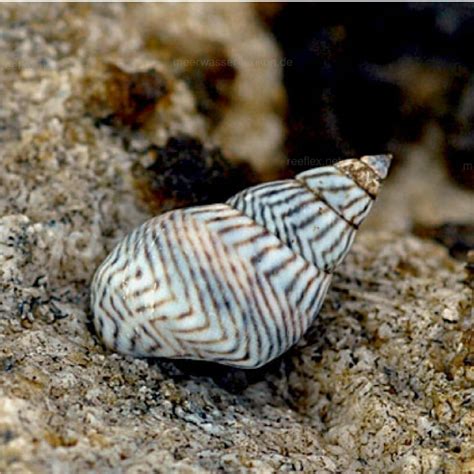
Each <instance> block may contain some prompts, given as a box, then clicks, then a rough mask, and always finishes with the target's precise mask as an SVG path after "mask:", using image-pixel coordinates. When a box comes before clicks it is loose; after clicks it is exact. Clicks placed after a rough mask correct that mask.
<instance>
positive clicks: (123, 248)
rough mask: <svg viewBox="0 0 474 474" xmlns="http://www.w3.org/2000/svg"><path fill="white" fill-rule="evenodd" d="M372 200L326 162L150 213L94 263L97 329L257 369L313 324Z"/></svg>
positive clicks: (109, 340) (130, 344)
mask: <svg viewBox="0 0 474 474" xmlns="http://www.w3.org/2000/svg"><path fill="white" fill-rule="evenodd" d="M382 156H383V155H382ZM384 160H386V159H385V156H383V160H382V161H381V160H375V166H378V167H379V168H381V169H382V171H383V163H385V161H384ZM342 163H344V162H342ZM360 163H361V161H358V163H357V164H358V165H360ZM381 163H382V164H381ZM387 163H389V161H387ZM364 166H365V165H364ZM387 166H388V165H387ZM346 168H348V170H349V172H350V169H351V168H350V167H346ZM367 169H368V170H369V171H368V173H369V177H370V178H371V179H373V180H376V181H377V183H378V181H379V180H380V176H378V175H377V174H376V172H375V171H374V169H373V168H372V167H369V166H368V165H367ZM373 188H374V187H373V186H372V187H371V189H373ZM373 200H374V196H372V195H370V194H369V193H368V192H367V191H365V190H364V189H362V188H361V187H360V186H359V185H358V184H357V183H356V181H354V180H353V179H351V177H350V174H348V171H347V169H344V172H342V171H341V170H339V169H337V168H336V167H324V168H317V169H315V170H310V171H307V172H304V173H301V174H300V175H298V176H297V177H296V179H295V180H284V181H277V182H273V183H266V184H262V185H259V186H256V187H253V188H249V189H247V190H244V191H242V192H241V193H238V194H237V195H235V196H234V197H232V198H231V199H229V200H228V202H227V203H225V204H215V205H209V206H200V207H194V208H188V209H181V210H175V211H171V212H168V213H166V214H163V215H161V216H158V217H156V218H153V219H151V220H149V221H147V222H146V223H144V224H143V225H142V226H140V227H138V228H137V229H135V230H134V231H133V232H132V233H131V234H130V235H129V236H128V237H126V238H125V239H124V240H123V241H122V242H120V243H119V244H118V245H117V247H116V248H115V249H114V250H113V251H112V253H111V254H110V255H109V256H108V257H107V258H106V259H105V260H104V262H103V263H102V265H101V266H100V267H99V269H98V270H97V272H96V274H95V276H94V280H93V283H92V309H93V313H94V319H93V321H94V325H95V327H96V330H97V332H98V333H99V335H101V337H102V339H103V341H104V342H105V344H106V345H107V346H108V347H110V348H112V349H114V350H116V351H119V352H121V353H125V354H132V355H135V356H143V357H150V356H154V357H170V358H186V359H199V360H209V361H215V362H219V363H222V364H227V365H232V366H236V367H245V368H254V367H259V366H261V365H263V364H265V363H267V362H269V361H270V360H272V359H274V358H276V357H278V356H279V355H280V354H282V353H283V352H285V351H286V350H287V349H289V348H290V347H291V346H292V345H294V344H295V343H296V342H297V341H298V340H299V339H300V338H301V337H302V335H303V334H304V333H305V332H306V330H307V329H308V327H309V326H310V325H311V323H312V322H313V320H314V318H315V317H316V315H317V314H318V312H319V309H320V307H321V305H322V302H323V300H324V297H325V295H326V292H327V289H328V286H329V283H330V280H331V272H332V270H333V269H334V267H335V266H336V265H337V264H338V263H339V262H340V261H341V260H342V259H343V258H344V256H345V255H346V254H347V252H348V251H349V249H350V246H351V244H352V241H353V238H354V235H355V231H356V229H357V227H358V225H359V224H360V223H361V222H362V220H363V219H364V218H365V216H366V215H367V213H368V211H369V210H370V207H371V206H372V203H373Z"/></svg>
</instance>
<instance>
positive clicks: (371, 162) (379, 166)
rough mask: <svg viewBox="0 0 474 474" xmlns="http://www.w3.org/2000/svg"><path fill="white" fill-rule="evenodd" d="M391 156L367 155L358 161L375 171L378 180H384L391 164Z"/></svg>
mask: <svg viewBox="0 0 474 474" xmlns="http://www.w3.org/2000/svg"><path fill="white" fill-rule="evenodd" d="M392 158H393V155H370V156H369V155H368V156H363V157H362V158H361V159H360V160H361V161H362V162H364V163H365V164H366V165H367V166H369V167H370V168H371V169H373V170H374V171H375V173H376V174H377V176H378V177H379V178H380V179H385V178H386V177H387V174H388V170H389V168H390V163H391V162H392Z"/></svg>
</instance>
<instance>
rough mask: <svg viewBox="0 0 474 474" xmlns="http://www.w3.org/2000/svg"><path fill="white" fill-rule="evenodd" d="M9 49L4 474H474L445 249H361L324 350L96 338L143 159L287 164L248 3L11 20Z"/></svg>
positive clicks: (18, 13) (323, 328)
mask: <svg viewBox="0 0 474 474" xmlns="http://www.w3.org/2000/svg"><path fill="white" fill-rule="evenodd" d="M48 22H49V23H48ZM51 25H54V26H51ZM139 26H140V27H139ZM0 30H1V32H2V35H0V51H1V54H0V57H1V60H2V65H1V66H2V68H3V72H4V74H3V75H2V76H1V79H0V94H1V96H2V100H3V103H2V109H1V110H0V140H1V147H0V160H1V164H2V173H1V174H0V472H2V473H3V472H8V473H10V472H11V473H15V472H18V473H20V472H21V473H24V472H31V473H35V474H36V473H42V472H45V473H46V472H61V473H62V472H81V473H82V472H127V473H141V472H152V471H153V470H155V472H182V473H194V472H196V473H198V472H218V471H226V472H248V471H250V472H258V473H261V472H274V471H276V470H282V471H298V470H299V471H304V472H328V473H335V472H407V473H411V472H413V473H417V472H452V473H458V472H466V473H467V472H472V471H473V470H474V464H473V461H472V459H473V458H474V450H473V435H474V434H473V431H472V426H473V425H474V401H473V386H474V372H473V368H474V355H473V352H474V335H473V332H472V290H471V289H470V288H469V286H468V282H467V281H466V275H465V273H464V268H463V265H462V264H461V263H459V262H456V261H454V260H452V259H451V258H450V257H449V256H448V255H447V252H446V250H445V249H443V248H442V247H440V246H437V245H434V244H431V243H428V242H424V241H421V240H418V239H415V238H413V237H410V236H408V235H400V234H395V233H383V232H369V231H367V230H366V231H365V232H364V231H362V232H361V233H359V236H358V239H357V242H356V245H355V246H354V248H353V250H352V252H351V253H350V255H349V256H348V258H347V260H346V262H345V263H344V264H343V265H341V267H340V269H339V270H338V272H337V274H336V275H335V277H334V281H333V285H332V287H331V290H330V292H329V294H328V298H327V301H326V303H325V305H324V307H323V309H322V311H321V314H320V316H319V317H318V318H317V320H316V322H315V325H314V327H313V328H312V330H311V331H310V332H309V334H307V336H306V337H305V339H304V340H303V341H301V343H300V344H299V345H298V347H296V348H294V349H293V350H292V351H291V352H290V353H288V354H286V355H285V356H283V357H282V358H281V359H279V360H277V361H275V362H274V363H272V364H271V365H270V366H268V367H264V368H262V369H259V370H257V371H250V372H248V371H247V372H246V371H239V370H231V369H227V368H223V367H218V366H208V365H205V364H197V363H186V362H179V363H175V362H171V361H145V360H136V359H135V360H134V359H130V358H125V357H122V356H119V355H116V354H110V353H106V352H105V351H104V350H103V348H102V346H101V345H100V343H99V341H97V340H96V339H95V337H94V336H93V334H92V333H91V331H90V326H89V324H88V315H89V311H90V310H89V283H90V279H91V277H92V274H93V272H94V270H95V268H96V267H97V265H98V263H99V262H100V261H101V259H102V258H104V256H105V255H106V254H107V252H108V251H109V250H110V249H111V247H112V246H113V244H114V243H115V242H116V241H117V239H119V238H120V237H122V236H123V235H124V233H126V232H127V231H128V230H130V229H131V228H133V227H134V226H135V225H137V224H138V223H140V222H142V221H143V220H144V219H146V218H147V217H148V211H147V207H146V205H145V204H144V203H143V202H142V201H141V198H140V195H139V193H138V192H137V190H136V183H134V181H133V177H132V172H131V168H132V166H133V165H134V164H135V163H137V162H143V164H146V159H147V157H146V156H145V155H146V153H145V150H146V149H147V148H148V147H150V146H154V145H156V146H162V145H163V144H164V143H166V140H167V139H168V138H169V137H170V136H173V135H174V134H175V133H178V132H185V133H187V134H190V135H192V136H194V137H197V138H199V139H200V140H202V141H203V142H204V143H206V144H217V145H220V146H221V147H222V148H223V149H224V152H225V155H226V156H227V157H228V158H229V159H230V160H231V161H232V160H233V159H235V160H237V161H238V160H243V159H246V160H248V161H249V162H251V163H252V165H253V166H254V167H255V168H257V169H258V170H260V171H261V172H262V173H263V174H265V173H267V172H268V171H266V167H267V166H268V167H269V168H268V169H270V168H274V167H278V166H279V164H278V157H279V156H281V154H280V153H281V152H280V144H281V141H282V130H281V121H280V119H279V116H278V114H277V113H276V112H275V106H276V105H277V104H278V103H279V101H280V100H281V99H280V98H279V94H280V93H281V90H280V80H279V73H278V68H274V69H272V68H273V66H272V64H273V62H272V61H273V59H275V60H276V59H277V58H278V52H277V50H276V48H275V46H274V44H273V43H272V41H271V40H270V38H269V36H268V34H266V33H265V32H264V31H263V30H262V29H261V27H260V26H259V25H258V23H257V22H256V20H255V18H254V14H253V12H252V10H251V8H250V7H249V6H248V5H231V6H226V5H211V4H206V5H204V4H193V5H146V6H145V7H142V8H138V7H136V6H133V5H132V6H126V5H74V6H60V5H54V6H51V5H50V6H44V5H39V6H31V5H30V6H25V5H9V6H5V7H3V8H2V10H1V12H0ZM236 32H238V33H239V37H238V39H237V40H236V39H235V36H236ZM216 45H217V46H216ZM187 48H191V50H189V49H187ZM216 48H217V52H216ZM210 51H211V52H212V53H211V52H210ZM223 51H225V53H223ZM224 54H225V55H228V57H230V58H233V59H234V62H231V61H223V62H222V63H219V64H220V66H219V67H218V68H217V69H218V70H217V71H214V72H213V74H212V76H211V78H209V77H207V78H204V80H203V81H204V86H203V84H202V83H201V84H200V85H199V87H198V86H196V81H197V79H196V77H197V78H199V77H202V71H199V69H200V65H201V66H202V63H200V62H199V61H198V60H197V59H199V60H202V58H206V57H207V58H209V57H214V58H217V59H219V58H220V59H222V57H223V55H224ZM252 55H253V56H252ZM177 58H180V59H183V58H184V59H185V60H186V61H185V62H183V61H181V60H180V61H177ZM196 58H197V59H196ZM238 58H241V62H238ZM242 58H245V59H246V60H247V61H248V60H249V58H253V60H254V61H258V60H263V59H264V60H265V61H267V66H268V64H270V66H269V67H270V69H267V68H263V67H262V68H261V69H259V68H255V67H251V66H252V63H246V62H245V61H244V60H243V59H242ZM262 58H263V59H262ZM191 59H192V61H191ZM110 64H113V65H115V66H114V67H112V69H111V68H110ZM249 64H250V66H249ZM254 65H255V64H254ZM222 66H224V70H221V69H222ZM228 66H232V68H235V70H236V74H235V77H234V75H233V73H232V71H231V70H229V69H228V68H227V67H228ZM117 68H118V70H117ZM246 68H247V69H246ZM187 69H189V70H187ZM150 70H151V71H153V72H149V71H150ZM196 70H197V72H196ZM114 71H115V72H114ZM137 74H138V76H137ZM200 75H201V76H200ZM191 76H193V77H192V80H191ZM137 77H139V78H140V80H139V81H138V80H137ZM216 77H218V78H219V79H218V80H217V82H216ZM232 77H234V79H231V78H232ZM198 82H199V81H198ZM229 83H232V84H233V86H232V87H231V88H230V89H229ZM234 87H235V90H234ZM209 88H211V90H212V93H209ZM229 90H232V91H233V92H229ZM111 91H112V92H111ZM206 91H207V92H206ZM256 91H258V93H256ZM202 94H204V96H203V95H202ZM206 94H207V95H206ZM257 96H258V97H257ZM210 98H211V99H212V100H211V99H210ZM117 104H118V105H117ZM124 104H125V106H124ZM124 111H125V112H126V113H124ZM249 114H250V115H251V116H252V120H250V122H247V121H246V120H245V117H247V116H248V115H249ZM254 121H255V123H258V124H260V125H261V128H255V127H253V126H250V130H247V129H246V128H245V127H247V126H248V125H249V124H252V123H254ZM262 127H263V128H262ZM269 156H273V157H275V159H276V161H273V162H271V160H270V161H269ZM250 157H252V158H250ZM393 192H395V191H393ZM382 197H383V193H382ZM459 199H461V198H459ZM393 205H394V204H393V201H392V200H391V199H388V200H387V202H386V203H384V201H383V200H382V201H381V202H380V203H379V205H378V208H379V209H378V212H380V213H381V214H379V215H383V212H384V209H385V210H386V209H388V210H390V209H391V208H392V207H393ZM385 206H387V207H385ZM386 219H387V220H388V217H386ZM400 219H401V218H400ZM376 222H380V217H379V220H377V221H376ZM375 227H376V226H375Z"/></svg>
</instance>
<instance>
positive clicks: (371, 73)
mask: <svg viewBox="0 0 474 474" xmlns="http://www.w3.org/2000/svg"><path fill="white" fill-rule="evenodd" d="M256 8H257V10H258V12H259V14H260V17H261V18H262V19H263V21H264V22H265V23H266V24H267V25H268V27H269V28H270V29H271V31H272V32H273V35H274V36H275V38H276V39H277V41H278V44H279V46H280V48H281V50H282V55H283V61H282V65H283V78H284V85H285V89H286V93H287V97H288V109H287V115H286V123H287V139H286V151H287V154H288V162H287V164H288V169H287V170H286V171H287V172H289V173H293V172H297V171H300V170H302V169H307V168H309V167H312V166H317V165H320V164H326V162H331V160H333V159H335V158H336V157H352V156H358V155H361V154H370V153H381V152H391V153H393V154H394V155H395V164H394V169H393V170H392V179H391V181H389V184H388V188H389V190H388V191H387V196H385V198H384V197H383V196H382V200H383V204H381V205H380V206H379V212H378V213H376V215H375V216H374V217H373V218H372V220H371V221H370V223H369V224H368V225H369V226H372V227H377V228H385V229H390V230H395V231H396V230H398V231H403V230H407V231H414V232H415V233H417V234H418V235H420V236H422V237H432V238H435V239H437V240H439V241H442V242H444V243H446V244H447V245H448V247H449V248H450V250H451V253H452V254H453V255H456V256H462V255H463V254H464V253H465V251H466V249H467V248H469V247H471V248H472V246H473V245H474V243H473V239H474V194H473V193H472V191H473V190H474V133H473V127H472V126H473V123H474V75H473V73H474V56H473V55H472V51H471V47H470V45H471V44H473V42H474V7H473V5H470V4H457V3H452V4H446V3H437V4H427V3H424V4H420V3H400V4H329V3H312V4H257V6H256Z"/></svg>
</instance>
